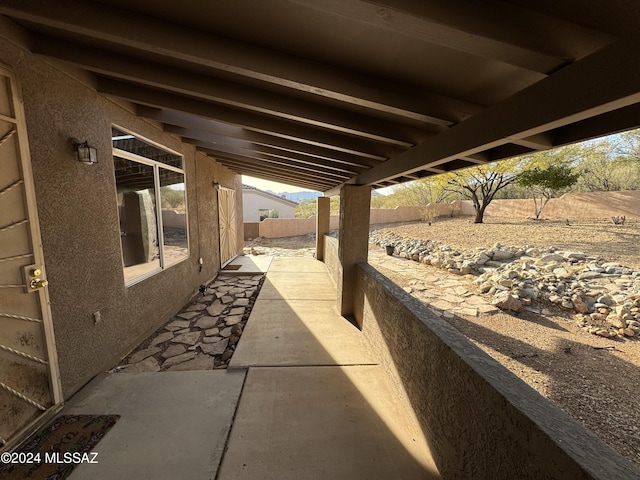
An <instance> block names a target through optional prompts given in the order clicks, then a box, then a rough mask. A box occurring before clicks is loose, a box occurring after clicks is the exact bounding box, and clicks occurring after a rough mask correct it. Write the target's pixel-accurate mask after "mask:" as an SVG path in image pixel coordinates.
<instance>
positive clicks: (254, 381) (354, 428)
mask: <svg viewBox="0 0 640 480" xmlns="http://www.w3.org/2000/svg"><path fill="white" fill-rule="evenodd" d="M278 260H280V262H278ZM309 262H314V263H313V264H311V263H309V264H308V265H305V264H306V263H307V261H304V262H302V261H301V259H293V258H292V259H286V260H283V259H278V258H276V259H274V264H273V267H274V270H273V271H271V270H270V272H269V273H268V274H267V278H266V280H265V283H264V285H263V287H262V290H261V292H260V295H259V297H258V301H257V302H256V305H255V306H254V309H253V311H252V313H251V316H250V318H249V320H248V322H247V326H246V328H245V331H244V332H243V335H242V337H241V340H240V343H239V344H238V348H237V351H236V354H235V355H234V358H233V360H232V362H231V364H230V368H234V367H241V368H248V374H247V380H246V382H245V386H244V389H243V393H242V397H241V400H240V403H239V406H238V410H237V414H236V418H235V420H234V425H233V428H232V431H231V434H230V437H229V442H228V447H227V451H226V453H225V455H224V458H223V461H222V465H221V468H220V471H219V474H218V477H217V478H218V479H219V480H229V479H238V478H246V479H255V478H263V479H269V478H273V479H291V480H293V479H295V480H298V479H300V478H318V479H320V478H322V479H324V478H327V479H328V478H330V479H345V480H346V479H365V478H367V479H381V480H382V479H384V480H387V479H389V478H402V479H414V478H415V479H417V478H420V479H436V478H440V475H439V474H438V472H437V469H436V467H435V464H434V463H433V460H432V458H431V455H430V453H429V450H428V447H427V445H426V442H425V440H424V438H423V437H422V435H421V432H420V429H419V427H418V425H417V423H416V422H415V419H414V418H413V417H412V412H411V411H410V409H409V407H408V405H405V404H404V403H403V402H400V401H399V399H398V398H397V397H396V396H395V394H394V392H393V391H392V390H391V388H390V385H389V384H388V382H387V377H386V376H385V374H384V372H383V371H382V369H381V368H380V367H379V366H378V365H377V362H376V361H375V359H374V358H373V357H372V356H371V353H370V351H369V350H368V349H367V346H366V341H365V340H364V339H363V337H362V334H361V333H360V332H359V331H358V330H357V329H356V328H355V327H353V326H352V325H351V324H349V323H348V322H347V321H346V320H345V319H343V318H342V317H340V316H339V315H338V313H337V311H336V306H335V304H336V300H335V298H336V294H335V287H334V286H333V283H332V282H331V280H330V279H329V276H328V274H327V271H326V267H325V266H324V264H322V263H320V262H317V261H316V260H313V259H309ZM278 263H280V264H279V265H278ZM320 267H321V268H320ZM327 295H328V296H327Z"/></svg>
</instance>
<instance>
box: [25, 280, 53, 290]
mask: <svg viewBox="0 0 640 480" xmlns="http://www.w3.org/2000/svg"><path fill="white" fill-rule="evenodd" d="M47 285H49V282H47V281H46V280H42V279H40V278H34V279H33V280H31V282H29V286H30V287H31V288H32V289H33V290H35V289H37V288H44V287H46V286H47Z"/></svg>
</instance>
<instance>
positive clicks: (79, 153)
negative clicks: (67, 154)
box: [69, 138, 98, 165]
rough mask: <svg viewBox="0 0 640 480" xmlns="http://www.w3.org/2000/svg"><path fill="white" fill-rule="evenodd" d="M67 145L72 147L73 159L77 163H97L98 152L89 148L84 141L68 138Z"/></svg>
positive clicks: (87, 143)
mask: <svg viewBox="0 0 640 480" xmlns="http://www.w3.org/2000/svg"><path fill="white" fill-rule="evenodd" d="M69 144H70V145H71V146H72V147H73V151H74V157H75V159H76V160H77V161H78V162H81V163H84V164H85V165H92V164H94V163H98V151H97V150H96V149H95V148H94V147H92V146H90V145H89V142H87V141H86V140H85V141H84V142H81V141H80V140H78V139H76V138H70V139H69Z"/></svg>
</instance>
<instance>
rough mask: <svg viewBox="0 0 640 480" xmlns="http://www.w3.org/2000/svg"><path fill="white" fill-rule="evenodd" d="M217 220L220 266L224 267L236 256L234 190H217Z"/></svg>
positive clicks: (220, 188) (236, 237) (236, 229)
mask: <svg viewBox="0 0 640 480" xmlns="http://www.w3.org/2000/svg"><path fill="white" fill-rule="evenodd" d="M218 219H219V220H218V221H219V224H220V264H221V266H224V265H226V264H227V263H229V262H230V261H231V260H232V259H233V258H235V257H236V255H237V254H238V233H237V232H238V228H237V224H236V191H235V190H231V189H229V188H224V187H219V188H218Z"/></svg>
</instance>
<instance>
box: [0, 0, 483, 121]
mask: <svg viewBox="0 0 640 480" xmlns="http://www.w3.org/2000/svg"><path fill="white" fill-rule="evenodd" d="M0 13H4V14H7V15H10V16H12V17H14V18H19V19H21V20H25V21H28V22H34V23H38V24H40V25H44V26H47V27H52V28H56V29H60V30H63V31H66V32H69V33H70V34H74V35H78V34H79V35H84V36H86V37H89V38H93V39H96V40H100V41H106V42H110V43H113V44H117V45H121V46H124V47H126V48H134V49H138V50H142V51H147V52H152V53H154V54H159V55H163V56H167V57H171V58H174V59H177V60H181V61H184V62H191V63H193V64H196V65H199V66H206V67H209V68H211V69H214V70H220V71H224V72H227V73H231V74H234V75H239V76H241V77H246V78H249V79H253V80H259V81H261V82H265V83H267V84H274V85H278V86H281V87H286V88H291V89H295V90H299V91H302V92H307V93H311V94H314V95H320V96H323V97H326V98H330V99H334V100H338V101H341V102H345V103H349V104H352V105H357V106H360V107H364V108H367V109H370V110H373V111H381V112H385V113H390V114H393V115H397V116H399V117H405V118H408V119H413V120H417V121H420V122H425V123H433V124H435V125H442V126H449V125H451V124H453V123H457V122H459V121H460V120H462V119H464V118H466V117H468V116H469V115H470V114H472V113H473V112H475V111H477V106H474V105H471V104H469V103H466V102H462V101H459V100H455V99H451V98H445V97H443V96H441V95H436V94H431V93H424V94H421V95H415V94H412V93H410V92H409V89H408V87H407V86H406V85H401V84H396V85H394V84H392V83H391V82H382V81H376V80H375V79H373V78H371V77H363V76H361V75H358V74H355V73H353V72H348V71H345V70H342V69H337V68H335V67H332V66H331V65H327V64H321V63H317V62H313V61H311V60H307V59H303V58H296V57H292V56H289V55H286V54H282V53H279V52H276V51H273V50H269V49H265V48H261V47H257V46H250V45H247V44H244V43H241V42H237V41H234V40H232V39H230V38H223V37H219V36H216V35H212V34H210V33H205V32H198V31H194V30H193V29H189V28H184V27H181V26H180V25H177V24H173V23H170V22H166V21H163V20H159V19H155V18H153V17H151V16H148V17H145V18H140V17H139V16H133V15H131V14H130V13H128V12H126V11H122V10H119V9H117V8H113V7H108V6H104V5H100V4H96V3H93V2H85V1H74V0H58V1H56V2H50V1H49V0H32V1H29V2H23V1H22V0H3V2H2V4H0ZM167 32H171V34H167Z"/></svg>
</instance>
